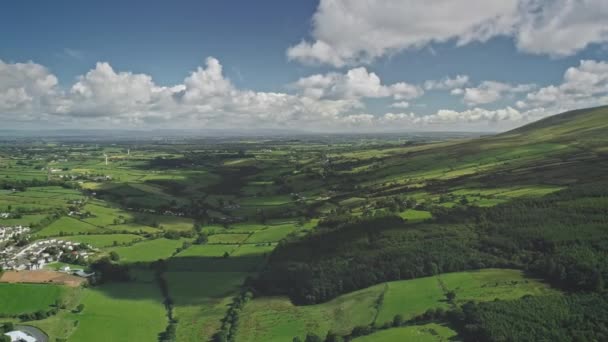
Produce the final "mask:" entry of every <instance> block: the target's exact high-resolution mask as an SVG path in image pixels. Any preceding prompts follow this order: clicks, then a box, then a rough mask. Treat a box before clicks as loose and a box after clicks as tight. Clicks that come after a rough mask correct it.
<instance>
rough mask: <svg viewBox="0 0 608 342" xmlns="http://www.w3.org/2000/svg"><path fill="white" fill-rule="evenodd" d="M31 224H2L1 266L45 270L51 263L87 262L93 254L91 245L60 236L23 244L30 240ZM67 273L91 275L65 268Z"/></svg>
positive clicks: (3, 268)
mask: <svg viewBox="0 0 608 342" xmlns="http://www.w3.org/2000/svg"><path fill="white" fill-rule="evenodd" d="M29 232H30V228H29V227H23V226H12V227H0V246H1V247H2V249H1V250H0V268H1V269H2V270H5V271H9V270H13V271H23V270H28V271H33V270H41V269H43V268H44V267H45V265H48V264H50V263H55V262H60V261H70V263H82V264H85V263H86V261H87V260H88V258H89V256H90V255H91V254H92V253H93V251H92V249H91V247H90V246H87V245H85V244H81V243H78V242H72V241H64V240H59V239H47V240H38V241H34V242H31V243H26V244H25V245H22V243H23V242H24V241H28V239H29ZM61 270H62V271H64V272H67V273H73V274H75V275H79V276H83V277H87V276H88V275H87V274H86V273H85V272H84V271H83V270H82V269H79V270H71V269H70V268H69V267H64V268H62V269H61Z"/></svg>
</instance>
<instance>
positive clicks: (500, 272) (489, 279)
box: [237, 269, 555, 341]
mask: <svg viewBox="0 0 608 342" xmlns="http://www.w3.org/2000/svg"><path fill="white" fill-rule="evenodd" d="M441 282H443V286H442V283H441ZM446 290H452V291H455V293H456V301H459V302H460V301H469V300H473V301H492V300H494V299H513V298H520V297H522V296H524V295H545V294H551V293H555V290H552V289H550V288H549V287H548V286H547V285H545V284H543V283H540V282H538V281H536V280H534V279H529V278H525V277H524V275H523V273H522V272H521V271H518V270H509V269H486V270H480V271H470V272H456V273H447V274H442V275H440V276H434V277H425V278H418V279H412V280H403V281H394V282H388V283H384V284H379V285H375V286H372V287H369V288H367V289H363V290H359V291H355V292H352V293H349V294H346V295H342V296H340V297H338V298H336V299H334V300H331V301H329V302H327V303H323V304H316V305H308V306H295V305H293V304H292V303H291V302H290V301H289V300H288V299H286V298H283V297H268V298H256V299H254V300H253V301H251V302H250V303H249V304H247V305H246V306H245V310H244V311H243V314H242V315H241V324H240V328H239V335H238V338H237V340H238V341H241V340H242V341H286V340H289V339H290V338H293V337H294V336H301V337H303V336H305V335H306V333H308V332H313V333H316V334H318V335H320V336H324V335H325V334H326V333H327V332H328V331H330V330H331V331H334V332H337V333H348V332H350V330H351V329H352V328H353V327H355V326H357V325H368V324H371V323H376V324H380V325H381V324H383V323H386V322H389V321H392V320H393V318H394V316H395V315H402V316H403V317H404V318H405V319H409V318H412V317H414V316H416V315H419V314H422V313H424V312H425V311H426V310H428V309H435V308H444V309H448V308H449V303H448V302H447V299H446V293H445V291H446ZM431 341H434V340H431Z"/></svg>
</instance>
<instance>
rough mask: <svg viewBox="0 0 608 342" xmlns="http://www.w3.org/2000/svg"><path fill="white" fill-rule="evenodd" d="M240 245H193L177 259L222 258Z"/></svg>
mask: <svg viewBox="0 0 608 342" xmlns="http://www.w3.org/2000/svg"><path fill="white" fill-rule="evenodd" d="M237 247H238V245H230V244H220V245H193V246H190V247H189V248H187V249H185V250H183V251H181V252H180V253H178V254H177V255H176V257H222V256H223V255H224V253H228V254H230V253H232V252H233V251H234V250H235V249H236V248H237Z"/></svg>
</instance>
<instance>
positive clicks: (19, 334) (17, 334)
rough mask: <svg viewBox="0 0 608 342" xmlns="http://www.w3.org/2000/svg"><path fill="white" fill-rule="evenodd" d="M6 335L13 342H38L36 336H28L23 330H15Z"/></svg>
mask: <svg viewBox="0 0 608 342" xmlns="http://www.w3.org/2000/svg"><path fill="white" fill-rule="evenodd" d="M4 335H6V336H8V337H10V338H11V342H17V341H25V342H37V340H36V338H35V337H34V336H31V335H28V334H26V333H24V332H23V331H21V330H14V331H9V332H7V333H5V334H4Z"/></svg>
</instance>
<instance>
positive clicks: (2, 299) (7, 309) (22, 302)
mask: <svg viewBox="0 0 608 342" xmlns="http://www.w3.org/2000/svg"><path fill="white" fill-rule="evenodd" d="M69 295H70V289H69V288H67V287H64V286H60V285H46V284H3V283H0V315H1V316H9V315H18V314H21V313H34V312H36V311H38V310H45V311H46V310H50V309H51V307H52V305H55V303H56V301H62V300H64V299H66V298H65V297H66V296H69Z"/></svg>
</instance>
